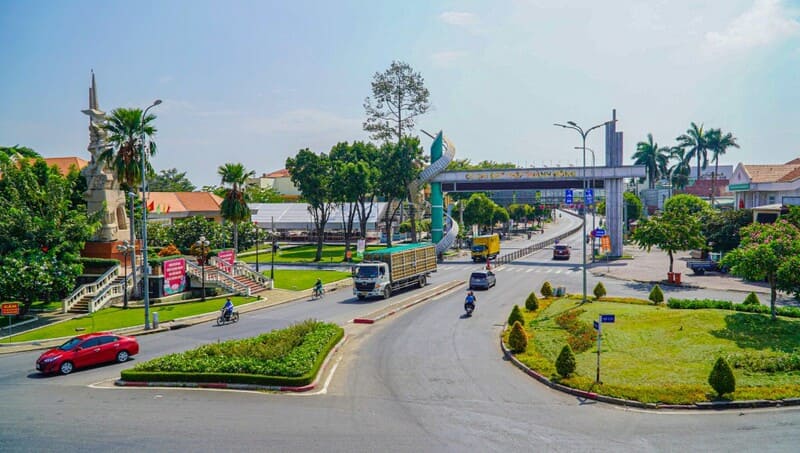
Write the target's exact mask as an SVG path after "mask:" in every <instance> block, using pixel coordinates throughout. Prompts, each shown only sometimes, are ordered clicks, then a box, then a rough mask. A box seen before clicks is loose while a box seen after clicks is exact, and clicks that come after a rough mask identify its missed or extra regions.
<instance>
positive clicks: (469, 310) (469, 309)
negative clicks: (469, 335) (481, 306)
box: [464, 302, 475, 316]
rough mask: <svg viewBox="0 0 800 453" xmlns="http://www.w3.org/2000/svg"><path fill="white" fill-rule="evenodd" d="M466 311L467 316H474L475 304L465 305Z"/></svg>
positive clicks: (468, 303)
mask: <svg viewBox="0 0 800 453" xmlns="http://www.w3.org/2000/svg"><path fill="white" fill-rule="evenodd" d="M464 310H465V311H466V312H467V316H472V312H473V311H475V303H474V302H467V303H465V304H464Z"/></svg>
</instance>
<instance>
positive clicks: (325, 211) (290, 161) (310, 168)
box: [286, 148, 334, 261]
mask: <svg viewBox="0 0 800 453" xmlns="http://www.w3.org/2000/svg"><path fill="white" fill-rule="evenodd" d="M286 169H287V170H288V171H289V174H290V175H291V179H292V182H293V183H294V185H295V187H297V189H298V190H299V191H300V193H301V194H302V196H303V199H304V200H305V201H306V203H308V211H309V213H310V214H311V218H312V219H313V220H314V229H315V230H316V233H317V253H316V256H315V258H314V261H320V260H322V243H323V241H322V239H323V236H324V233H325V225H326V224H327V223H328V220H329V219H330V216H331V212H332V211H333V206H334V201H333V189H332V186H333V166H332V164H331V160H330V158H329V157H328V155H327V154H325V153H321V154H316V153H314V152H312V151H311V150H309V149H308V148H305V149H301V150H300V151H299V152H298V153H297V155H295V157H289V158H287V159H286Z"/></svg>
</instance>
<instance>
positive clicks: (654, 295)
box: [647, 285, 664, 305]
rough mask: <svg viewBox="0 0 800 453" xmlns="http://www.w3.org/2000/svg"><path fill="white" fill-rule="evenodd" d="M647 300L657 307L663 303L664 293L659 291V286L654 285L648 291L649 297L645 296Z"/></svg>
mask: <svg viewBox="0 0 800 453" xmlns="http://www.w3.org/2000/svg"><path fill="white" fill-rule="evenodd" d="M647 298H648V299H650V301H651V302H653V303H654V304H656V305H658V304H660V303H661V302H664V292H663V291H661V287H660V286H658V285H656V286H654V287H653V289H651V290H650V295H649V296H647Z"/></svg>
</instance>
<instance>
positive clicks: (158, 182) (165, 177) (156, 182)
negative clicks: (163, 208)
mask: <svg viewBox="0 0 800 453" xmlns="http://www.w3.org/2000/svg"><path fill="white" fill-rule="evenodd" d="M147 186H148V187H149V189H150V191H151V192H194V191H195V189H197V187H196V186H195V185H194V184H192V182H191V181H189V178H187V177H186V172H185V171H184V172H181V173H178V169H177V168H170V169H168V170H161V171H160V172H159V173H158V175H155V176H153V177H150V178H148V180H147Z"/></svg>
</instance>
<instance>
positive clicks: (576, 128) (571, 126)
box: [553, 121, 613, 303]
mask: <svg viewBox="0 0 800 453" xmlns="http://www.w3.org/2000/svg"><path fill="white" fill-rule="evenodd" d="M611 123H613V121H606V122H605V123H602V124H598V125H596V126H592V127H590V128H589V129H586V130H585V131H584V130H583V128H581V127H580V126H578V125H577V124H576V123H575V122H574V121H567V124H559V123H554V124H553V125H554V126H558V127H563V128H564V129H572V130H574V131H576V132H577V133H579V134H581V139H582V140H583V145H582V146H581V149H583V184H582V186H583V193H584V197H585V194H586V136H587V135H589V132H592V131H593V130H595V129H597V128H599V127H602V126H605V125H607V124H611ZM585 204H586V203H584V205H585ZM582 220H583V238H582V239H581V242H582V243H583V302H584V303H586V302H587V301H588V299H587V298H586V238H587V236H586V209H585V208H584V210H583V219H582Z"/></svg>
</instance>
